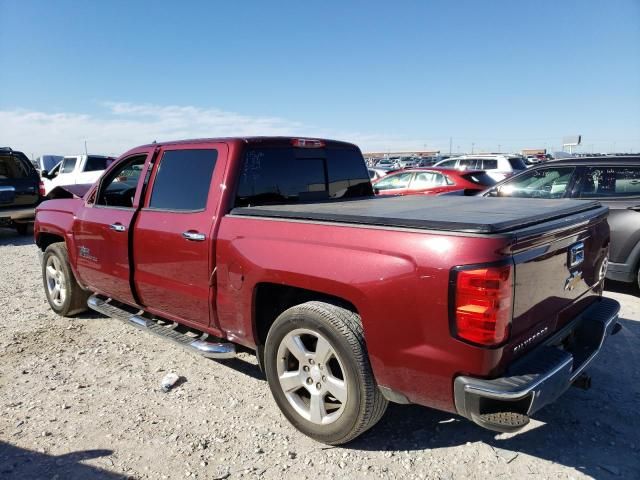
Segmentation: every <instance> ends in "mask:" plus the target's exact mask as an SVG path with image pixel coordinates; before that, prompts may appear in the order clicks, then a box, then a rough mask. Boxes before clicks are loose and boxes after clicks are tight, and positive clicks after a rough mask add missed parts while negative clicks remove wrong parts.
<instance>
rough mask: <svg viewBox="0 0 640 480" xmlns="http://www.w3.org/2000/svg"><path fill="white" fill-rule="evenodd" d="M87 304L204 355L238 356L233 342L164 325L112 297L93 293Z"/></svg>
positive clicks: (207, 356)
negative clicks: (191, 333)
mask: <svg viewBox="0 0 640 480" xmlns="http://www.w3.org/2000/svg"><path fill="white" fill-rule="evenodd" d="M87 305H88V306H89V308H90V309H92V310H95V311H96V312H99V313H101V314H103V315H106V316H107V317H111V318H115V319H117V320H121V321H123V322H125V323H128V324H129V325H132V326H134V327H137V328H140V329H142V330H145V331H147V332H150V333H153V334H154V335H158V336H159V337H162V338H165V339H167V340H170V341H172V342H174V343H177V344H178V345H180V346H181V347H184V348H186V349H187V350H190V351H192V352H195V353H198V354H200V355H202V356H203V357H206V358H216V359H226V358H234V357H235V356H236V346H235V345H234V344H233V343H228V342H221V341H212V340H211V339H210V337H209V334H207V333H201V334H200V335H199V336H198V337H193V336H190V335H188V334H186V333H181V332H179V331H178V330H176V329H175V325H173V326H171V325H170V326H164V325H162V324H160V323H159V322H157V321H155V320H152V319H149V318H145V317H143V316H142V311H139V312H138V313H131V312H128V311H127V310H125V309H124V308H121V307H119V306H117V305H115V304H113V303H112V302H111V299H110V298H107V299H105V298H102V297H99V296H98V295H92V296H91V297H89V300H87Z"/></svg>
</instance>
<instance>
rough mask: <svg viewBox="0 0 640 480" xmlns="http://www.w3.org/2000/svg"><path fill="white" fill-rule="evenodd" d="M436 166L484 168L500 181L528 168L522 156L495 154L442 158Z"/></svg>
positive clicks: (460, 168) (458, 168)
mask: <svg viewBox="0 0 640 480" xmlns="http://www.w3.org/2000/svg"><path fill="white" fill-rule="evenodd" d="M434 166H435V167H442V168H455V169H457V170H484V171H486V172H487V174H488V175H489V176H490V177H492V178H493V179H494V180H496V181H498V182H499V181H500V180H504V179H505V178H507V177H510V176H512V175H515V174H517V173H520V172H521V171H523V170H526V169H527V164H526V162H525V161H524V159H523V158H522V157H519V156H516V155H494V154H486V155H462V156H460V157H455V158H449V159H447V160H442V161H440V162H438V163H436V164H435V165H434Z"/></svg>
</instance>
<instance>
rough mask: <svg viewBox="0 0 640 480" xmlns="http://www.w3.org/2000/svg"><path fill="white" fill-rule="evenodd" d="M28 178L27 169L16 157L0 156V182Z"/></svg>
mask: <svg viewBox="0 0 640 480" xmlns="http://www.w3.org/2000/svg"><path fill="white" fill-rule="evenodd" d="M28 176H29V167H28V166H27V165H26V163H24V162H23V161H21V160H20V159H19V158H18V157H17V156H16V155H0V180H5V179H9V178H25V177H28Z"/></svg>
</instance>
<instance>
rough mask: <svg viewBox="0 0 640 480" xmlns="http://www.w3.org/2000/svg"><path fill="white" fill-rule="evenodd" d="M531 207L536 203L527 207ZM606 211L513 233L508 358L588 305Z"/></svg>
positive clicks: (602, 264) (599, 277) (605, 242)
mask: <svg viewBox="0 0 640 480" xmlns="http://www.w3.org/2000/svg"><path fill="white" fill-rule="evenodd" d="M532 203H535V202H532ZM607 213H608V210H607V208H605V207H600V208H597V209H595V210H591V211H589V212H583V213H581V214H577V215H573V216H571V217H567V218H565V219H563V220H562V221H555V222H549V224H547V225H539V226H537V227H533V228H528V229H523V230H522V231H519V232H516V241H515V243H514V245H513V246H512V253H513V257H514V261H515V287H514V304H513V322H512V329H511V341H510V349H507V352H509V351H510V353H511V356H512V357H513V356H519V355H520V354H522V353H524V352H526V351H528V350H529V349H530V348H531V347H533V346H534V345H536V344H538V343H539V342H540V341H542V340H543V339H544V338H545V337H547V336H549V335H550V334H551V333H553V332H555V331H556V330H558V329H560V328H561V327H562V326H564V325H565V324H566V323H567V322H568V321H569V320H570V319H572V318H573V317H575V315H576V314H577V313H578V312H579V311H581V310H583V309H584V308H586V306H587V305H589V304H590V303H592V302H593V301H594V300H595V299H596V298H597V297H598V296H599V295H600V292H601V290H602V283H603V280H604V274H605V271H606V264H607V255H608V246H609V225H608V223H607V221H606V216H607Z"/></svg>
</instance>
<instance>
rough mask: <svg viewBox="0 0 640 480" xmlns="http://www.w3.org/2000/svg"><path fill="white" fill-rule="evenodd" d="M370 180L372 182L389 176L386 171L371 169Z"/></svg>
mask: <svg viewBox="0 0 640 480" xmlns="http://www.w3.org/2000/svg"><path fill="white" fill-rule="evenodd" d="M368 170H369V178H370V179H371V181H372V182H373V181H375V180H378V179H379V178H382V177H384V176H385V175H386V174H387V171H386V170H380V169H379V168H369V169H368Z"/></svg>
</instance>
